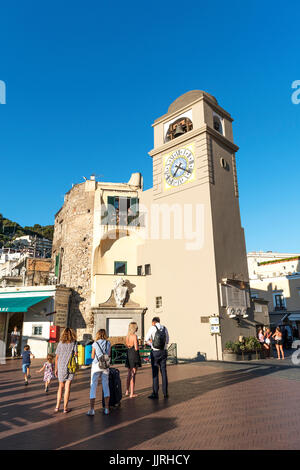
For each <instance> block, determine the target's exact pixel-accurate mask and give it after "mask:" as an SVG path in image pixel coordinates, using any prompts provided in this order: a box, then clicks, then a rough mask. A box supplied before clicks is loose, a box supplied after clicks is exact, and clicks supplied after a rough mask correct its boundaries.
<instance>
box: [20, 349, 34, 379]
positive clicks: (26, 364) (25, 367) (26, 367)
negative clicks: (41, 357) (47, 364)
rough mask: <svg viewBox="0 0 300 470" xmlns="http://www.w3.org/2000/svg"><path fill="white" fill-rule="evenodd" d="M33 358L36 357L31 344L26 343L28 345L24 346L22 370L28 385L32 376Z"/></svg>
mask: <svg viewBox="0 0 300 470" xmlns="http://www.w3.org/2000/svg"><path fill="white" fill-rule="evenodd" d="M31 358H33V359H34V355H33V354H32V352H31V351H30V346H28V344H26V346H24V351H23V354H22V371H23V374H24V380H25V385H28V378H30V365H31Z"/></svg>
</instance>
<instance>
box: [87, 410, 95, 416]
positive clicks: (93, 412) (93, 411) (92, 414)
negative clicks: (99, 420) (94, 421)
mask: <svg viewBox="0 0 300 470" xmlns="http://www.w3.org/2000/svg"><path fill="white" fill-rule="evenodd" d="M87 416H95V410H89V411H88V412H87Z"/></svg>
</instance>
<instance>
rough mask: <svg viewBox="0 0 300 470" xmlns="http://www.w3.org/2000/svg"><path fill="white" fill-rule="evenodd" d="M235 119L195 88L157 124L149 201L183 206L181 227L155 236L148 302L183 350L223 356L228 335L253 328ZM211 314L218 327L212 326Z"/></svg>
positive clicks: (209, 356) (190, 353)
mask: <svg viewBox="0 0 300 470" xmlns="http://www.w3.org/2000/svg"><path fill="white" fill-rule="evenodd" d="M232 122H233V119H232V117H231V116H230V114H229V113H228V112H227V111H225V110H224V109H223V108H222V107H221V106H220V105H219V104H218V102H217V100H216V98H214V97H213V96H212V95H210V94H208V93H206V92H204V91H200V90H194V91H189V92H188V93H185V94H184V95H182V96H180V97H179V98H177V99H176V100H175V101H174V102H173V103H172V104H171V105H170V106H169V109H168V112H167V113H166V114H164V115H163V116H161V117H160V118H158V119H156V120H155V122H154V124H153V128H154V148H153V150H152V151H151V152H150V156H151V157H152V159H153V189H152V191H151V204H152V205H153V204H154V205H156V206H158V207H162V206H163V207H169V208H173V209H174V210H173V209H172V210H171V212H172V211H173V212H172V214H173V219H174V220H175V218H176V211H177V215H178V212H180V217H179V218H178V220H181V221H182V230H181V231H180V230H179V232H180V233H181V236H174V237H173V238H172V237H171V238H170V239H168V240H165V239H162V238H163V237H162V238H160V239H159V240H151V241H150V246H151V248H149V252H148V258H149V257H150V256H151V271H152V274H153V276H152V278H151V279H150V278H149V281H148V288H147V292H148V304H149V306H150V311H151V313H157V314H159V315H160V317H161V322H162V323H163V324H165V325H166V326H167V327H168V329H169V331H170V336H171V342H174V343H177V344H178V357H185V358H187V357H189V358H193V357H197V356H198V357H199V355H200V356H204V357H206V358H207V359H222V351H223V350H224V347H225V343H226V342H227V341H230V340H231V341H237V340H238V338H239V336H240V335H243V336H251V335H254V334H255V327H254V324H253V321H252V320H253V313H252V312H251V308H250V299H249V279H248V269H247V258H246V248H245V238H244V231H243V228H242V227H241V220H240V209H239V194H238V184H237V171H236V157H235V154H236V152H237V151H238V147H237V146H236V145H235V143H234V141H233V132H232ZM148 201H149V198H148ZM176 208H177V209H176ZM188 214H189V217H190V220H189V219H188ZM191 217H192V219H191ZM173 219H172V220H173ZM152 222H153V221H152ZM179 232H177V235H178V233H179ZM193 236H194V238H195V240H194V241H195V243H192V241H193ZM146 254H147V249H146V248H145V250H144V253H143V254H142V256H141V261H142V260H143V259H144V256H145V255H146ZM157 298H160V299H161V306H160V307H159V308H157V305H155V299H157ZM151 307H152V308H151ZM150 316H151V314H150ZM213 316H214V317H218V319H217V320H214V321H215V323H216V324H218V323H219V328H215V329H213V328H211V323H212V321H211V317H213ZM150 320H151V319H148V321H150ZM218 329H219V330H220V334H218V333H217V334H215V333H213V331H218Z"/></svg>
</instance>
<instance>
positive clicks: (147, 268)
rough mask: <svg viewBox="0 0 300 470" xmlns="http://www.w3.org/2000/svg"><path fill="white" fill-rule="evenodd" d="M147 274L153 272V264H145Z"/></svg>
mask: <svg viewBox="0 0 300 470" xmlns="http://www.w3.org/2000/svg"><path fill="white" fill-rule="evenodd" d="M145 274H146V276H148V275H149V274H151V265H150V264H145Z"/></svg>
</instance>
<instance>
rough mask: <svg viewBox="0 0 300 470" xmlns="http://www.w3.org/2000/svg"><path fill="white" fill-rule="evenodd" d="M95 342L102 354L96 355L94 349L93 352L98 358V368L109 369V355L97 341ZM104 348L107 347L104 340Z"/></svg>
mask: <svg viewBox="0 0 300 470" xmlns="http://www.w3.org/2000/svg"><path fill="white" fill-rule="evenodd" d="M97 344H98V346H99V349H100V351H101V352H102V356H100V357H98V356H97V353H96V349H95V354H96V358H97V360H98V366H99V369H109V367H110V357H109V355H108V354H106V353H105V352H103V349H102V348H101V346H100V344H99V343H98V341H97ZM106 349H107V341H106V342H105V350H106Z"/></svg>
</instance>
